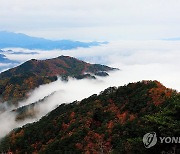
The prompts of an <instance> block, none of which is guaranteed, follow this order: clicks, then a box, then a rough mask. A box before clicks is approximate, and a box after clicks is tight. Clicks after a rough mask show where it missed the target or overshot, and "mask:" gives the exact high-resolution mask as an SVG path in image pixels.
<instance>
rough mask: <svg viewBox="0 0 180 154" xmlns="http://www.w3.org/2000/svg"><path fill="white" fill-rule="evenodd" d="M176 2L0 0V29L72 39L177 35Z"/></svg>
mask: <svg viewBox="0 0 180 154" xmlns="http://www.w3.org/2000/svg"><path fill="white" fill-rule="evenodd" d="M179 8H180V1H179V0H148V1H147V0H88V1H87V0H30V1H27V0H0V30H7V31H14V32H23V33H26V34H29V35H33V36H41V37H46V38H53V39H74V40H107V41H111V40H121V39H161V38H169V37H179V36H180V31H179V27H180V9H179Z"/></svg>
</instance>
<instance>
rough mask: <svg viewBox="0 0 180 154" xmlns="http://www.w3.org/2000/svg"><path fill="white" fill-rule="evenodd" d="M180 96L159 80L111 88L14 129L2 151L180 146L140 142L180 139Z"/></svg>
mask: <svg viewBox="0 0 180 154" xmlns="http://www.w3.org/2000/svg"><path fill="white" fill-rule="evenodd" d="M179 115H180V94H179V93H178V92H177V91H175V90H172V89H168V88H166V87H165V86H163V85H162V84H161V83H159V82H158V81H142V82H137V83H129V84H128V85H125V86H120V87H118V88H116V87H110V88H108V89H106V90H104V91H102V92H101V93H100V94H99V95H92V96H90V97H89V98H86V99H83V100H82V101H80V102H77V101H76V102H73V103H71V104H62V105H60V106H59V107H57V108H56V109H55V110H53V111H52V112H50V113H49V114H47V115H46V116H44V117H43V118H42V119H41V120H40V121H38V122H35V123H32V124H27V125H25V126H23V127H22V128H17V129H15V130H13V131H12V132H11V133H10V134H9V135H7V136H6V137H5V138H4V139H3V140H2V141H1V143H0V152H2V153H3V152H12V153H62V154H65V153H70V154H71V153H86V154H91V153H92V154H102V153H103V154H108V153H112V154H119V153H122V154H124V153H128V154H145V153H151V154H152V153H162V152H163V151H169V150H171V149H172V148H173V147H177V146H179V144H177V145H175V144H160V143H159V142H158V143H157V144H156V145H155V146H154V147H151V148H150V149H146V148H145V147H144V145H143V142H142V137H143V135H144V134H146V133H148V132H156V133H157V135H158V136H180V127H179V126H180V119H179Z"/></svg>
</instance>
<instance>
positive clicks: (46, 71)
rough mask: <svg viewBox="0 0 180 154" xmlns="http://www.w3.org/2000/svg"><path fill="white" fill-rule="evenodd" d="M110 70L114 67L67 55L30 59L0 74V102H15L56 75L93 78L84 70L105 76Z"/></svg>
mask: <svg viewBox="0 0 180 154" xmlns="http://www.w3.org/2000/svg"><path fill="white" fill-rule="evenodd" d="M111 70H114V68H110V67H108V66H104V65H99V64H89V63H86V62H83V61H80V60H78V59H76V58H73V57H68V56H60V57H57V58H53V59H47V60H35V59H32V60H29V61H27V62H25V63H23V64H22V65H20V66H17V67H15V68H12V69H10V70H7V71H5V72H2V73H1V74H0V97H1V100H0V102H4V101H10V102H14V103H16V102H17V101H19V100H21V99H23V98H25V97H27V95H28V92H29V91H30V90H33V89H34V88H36V87H38V86H39V85H42V84H46V83H50V82H53V81H55V80H57V76H61V77H63V79H67V77H68V76H71V77H75V78H77V79H82V78H85V77H86V78H95V77H94V76H93V75H90V74H87V73H86V72H89V73H93V74H95V75H104V76H105V75H108V74H107V71H111ZM85 73H86V74H85Z"/></svg>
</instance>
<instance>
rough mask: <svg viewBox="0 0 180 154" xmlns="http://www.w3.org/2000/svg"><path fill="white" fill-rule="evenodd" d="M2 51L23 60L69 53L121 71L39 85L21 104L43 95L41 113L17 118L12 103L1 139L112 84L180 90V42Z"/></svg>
mask: <svg viewBox="0 0 180 154" xmlns="http://www.w3.org/2000/svg"><path fill="white" fill-rule="evenodd" d="M3 50H4V52H3V54H4V55H5V56H6V57H7V58H8V59H9V60H13V61H18V62H20V63H23V62H25V61H27V60H29V59H50V58H55V57H58V56H60V55H67V56H73V57H76V58H78V59H81V60H83V61H86V62H90V63H98V64H104V65H108V66H111V67H115V68H119V69H120V70H119V71H113V72H110V73H109V76H108V77H97V79H96V80H93V79H82V80H76V79H73V78H69V81H68V82H64V81H61V79H60V78H59V79H58V80H57V81H55V82H52V83H49V84H46V85H41V86H39V87H38V88H36V89H35V90H33V91H31V93H30V94H29V98H28V99H26V100H24V101H22V102H19V106H18V107H21V106H24V105H29V104H32V103H35V102H36V101H39V100H41V99H43V98H44V99H43V102H42V103H41V104H38V106H37V108H38V110H39V112H38V114H37V115H36V117H34V118H33V119H26V120H24V121H16V120H15V116H16V114H15V113H13V112H11V110H12V109H14V108H17V106H16V107H13V106H11V107H10V108H8V111H6V112H4V113H2V114H0V125H1V130H0V131H1V132H0V138H1V137H3V136H4V135H5V134H7V133H9V131H11V130H12V129H14V128H16V127H19V126H22V125H24V124H26V123H29V122H34V121H37V120H38V119H40V118H41V117H42V116H44V115H46V114H47V113H48V112H50V111H51V110H53V109H54V108H56V107H57V106H58V105H60V104H62V103H71V102H73V101H76V100H77V101H80V100H82V99H84V98H87V97H89V96H91V95H93V94H99V93H100V92H101V91H103V90H104V89H105V88H108V87H110V86H123V85H124V84H128V83H129V82H137V81H141V80H158V81H160V82H161V83H162V84H163V85H165V86H166V87H168V88H173V89H176V90H178V91H180V72H179V66H180V61H179V59H180V54H179V51H180V41H165V40H153V41H117V42H110V43H108V44H103V45H101V46H96V47H91V48H78V49H73V50H51V51H40V50H27V49H17V48H16V49H11V51H10V50H9V49H3ZM4 105H5V104H4Z"/></svg>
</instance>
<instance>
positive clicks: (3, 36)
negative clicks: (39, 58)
mask: <svg viewBox="0 0 180 154" xmlns="http://www.w3.org/2000/svg"><path fill="white" fill-rule="evenodd" d="M105 43H107V42H96V41H93V42H80V41H72V40H56V41H53V40H49V39H44V38H39V37H32V36H28V35H26V34H22V33H14V32H7V31H0V48H27V49H40V50H53V49H62V50H67V49H74V48H78V47H84V48H89V47H91V46H98V45H101V44H105Z"/></svg>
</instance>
